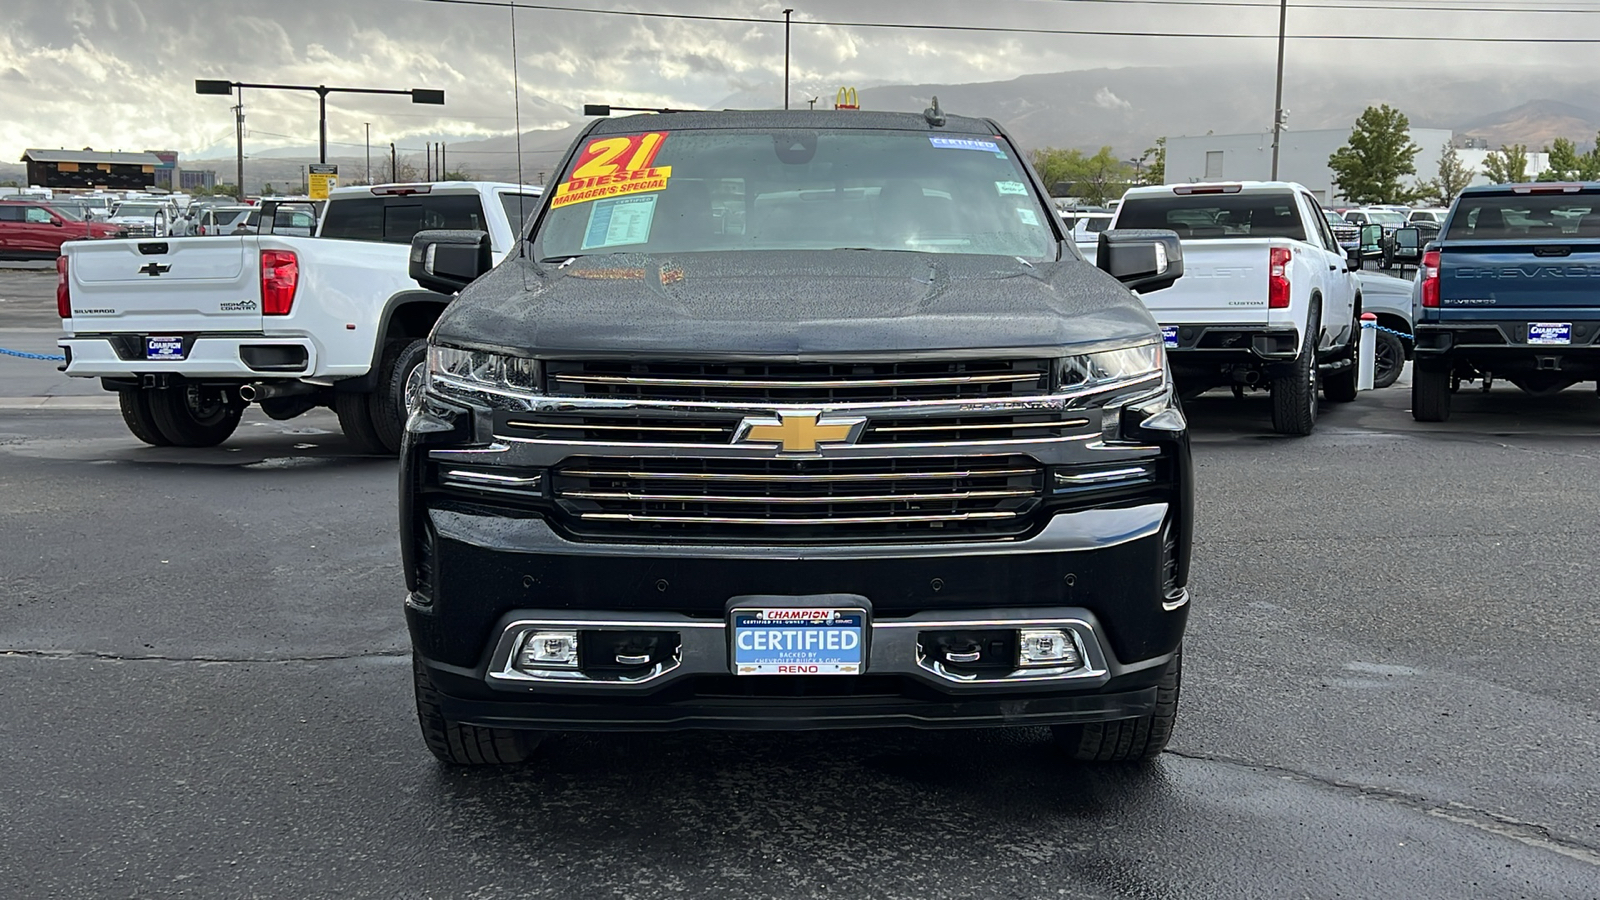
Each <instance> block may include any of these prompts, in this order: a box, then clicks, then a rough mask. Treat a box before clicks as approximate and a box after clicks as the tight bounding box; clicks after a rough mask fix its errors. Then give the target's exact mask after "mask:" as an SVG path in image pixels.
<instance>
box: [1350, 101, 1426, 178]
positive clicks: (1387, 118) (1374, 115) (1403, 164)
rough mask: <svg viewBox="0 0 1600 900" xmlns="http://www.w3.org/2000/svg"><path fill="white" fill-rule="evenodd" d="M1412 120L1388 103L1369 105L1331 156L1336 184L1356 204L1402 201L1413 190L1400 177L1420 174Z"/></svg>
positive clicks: (1417, 148) (1418, 150)
mask: <svg viewBox="0 0 1600 900" xmlns="http://www.w3.org/2000/svg"><path fill="white" fill-rule="evenodd" d="M1421 150H1422V148H1421V147H1418V146H1417V145H1416V144H1414V143H1412V142H1411V120H1410V119H1407V118H1406V115H1405V113H1402V112H1401V111H1399V110H1398V109H1394V108H1393V107H1391V106H1389V105H1388V104H1387V103H1385V104H1384V105H1382V106H1369V107H1367V109H1366V111H1365V112H1363V113H1362V114H1361V117H1360V118H1358V119H1356V125H1355V128H1354V129H1352V130H1351V132H1350V140H1349V142H1348V143H1346V144H1345V145H1344V146H1343V147H1340V148H1339V149H1338V150H1336V151H1334V154H1333V155H1332V156H1330V157H1328V168H1330V169H1332V170H1333V181H1334V184H1336V185H1338V186H1339V193H1341V194H1343V195H1344V196H1345V198H1346V199H1348V200H1350V201H1351V202H1353V203H1403V202H1405V201H1407V200H1410V199H1412V197H1413V196H1414V194H1413V192H1412V191H1410V190H1408V189H1407V188H1406V187H1405V185H1403V184H1401V182H1400V179H1401V178H1402V177H1404V176H1406V175H1415V174H1416V173H1417V167H1416V164H1415V163H1414V162H1413V160H1415V159H1416V156H1417V153H1419V152H1420V151H1421Z"/></svg>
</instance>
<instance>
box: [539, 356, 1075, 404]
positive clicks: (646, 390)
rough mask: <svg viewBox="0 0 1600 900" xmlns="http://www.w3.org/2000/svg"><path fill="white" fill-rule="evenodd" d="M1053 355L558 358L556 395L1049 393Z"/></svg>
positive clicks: (818, 397)
mask: <svg viewBox="0 0 1600 900" xmlns="http://www.w3.org/2000/svg"><path fill="white" fill-rule="evenodd" d="M1050 370H1051V365H1050V360H1045V359H1023V360H1005V359H1002V360H962V361H942V362H900V363H667V362H642V363H635V362H625V361H621V362H608V361H567V360H551V361H549V362H547V363H546V364H545V377H546V380H547V388H548V390H549V392H550V393H552V394H560V395H568V396H585V397H605V398H611V399H634V400H677V401H713V402H714V401H726V402H733V403H776V404H783V403H817V404H827V403H863V402H867V403H870V402H901V401H912V400H980V399H1003V398H1007V397H1024V396H1033V395H1038V394H1045V393H1048V392H1049V390H1050Z"/></svg>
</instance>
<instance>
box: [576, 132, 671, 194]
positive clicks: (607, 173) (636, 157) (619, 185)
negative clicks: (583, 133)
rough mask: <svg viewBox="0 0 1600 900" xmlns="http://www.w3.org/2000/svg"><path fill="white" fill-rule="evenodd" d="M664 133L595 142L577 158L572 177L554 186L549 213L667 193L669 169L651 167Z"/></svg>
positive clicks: (634, 135)
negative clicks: (603, 200)
mask: <svg viewBox="0 0 1600 900" xmlns="http://www.w3.org/2000/svg"><path fill="white" fill-rule="evenodd" d="M667 134H668V132H665V131H652V132H648V133H646V134H631V135H618V136H616V137H606V138H596V139H595V140H592V141H590V142H589V146H587V147H585V148H583V152H582V153H580V154H578V161H577V163H576V164H574V165H573V167H572V175H571V176H569V177H568V178H567V180H566V181H564V182H562V183H561V184H558V185H556V195H555V197H553V198H552V199H551V200H550V207H551V208H552V209H559V208H560V207H563V206H566V205H568V204H571V203H587V202H588V201H590V200H599V199H601V198H603V197H621V196H623V195H626V194H643V193H647V192H649V191H664V190H666V189H667V179H669V178H671V177H672V167H671V166H658V165H656V164H655V160H656V154H657V153H658V152H660V150H661V145H662V144H663V143H665V142H666V140H667Z"/></svg>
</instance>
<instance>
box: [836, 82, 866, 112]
mask: <svg viewBox="0 0 1600 900" xmlns="http://www.w3.org/2000/svg"><path fill="white" fill-rule="evenodd" d="M833 108H834V109H860V108H861V103H860V102H859V101H858V100H857V99H856V89H855V88H853V87H842V88H839V92H838V93H837V94H834V95H833Z"/></svg>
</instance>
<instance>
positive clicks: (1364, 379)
mask: <svg viewBox="0 0 1600 900" xmlns="http://www.w3.org/2000/svg"><path fill="white" fill-rule="evenodd" d="M1356 357H1357V359H1358V360H1359V363H1358V365H1359V368H1358V369H1357V370H1356V390H1358V391H1370V390H1372V378H1373V372H1374V370H1375V369H1377V368H1378V317H1377V316H1375V315H1373V314H1372V313H1362V314H1361V346H1360V347H1359V348H1358V350H1357V353H1356Z"/></svg>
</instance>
